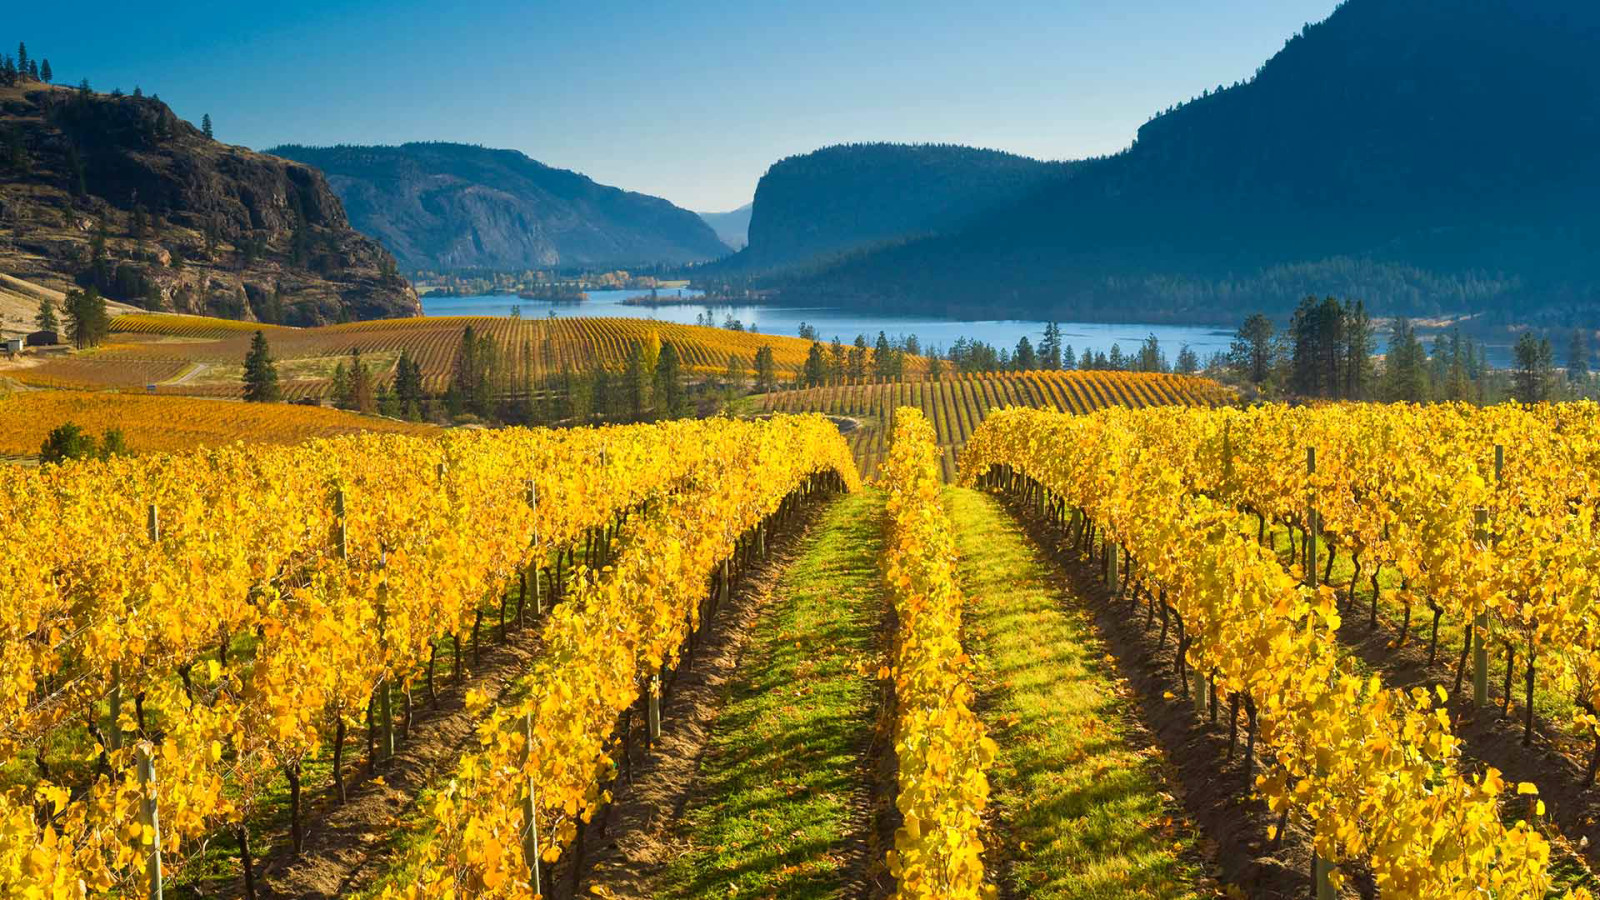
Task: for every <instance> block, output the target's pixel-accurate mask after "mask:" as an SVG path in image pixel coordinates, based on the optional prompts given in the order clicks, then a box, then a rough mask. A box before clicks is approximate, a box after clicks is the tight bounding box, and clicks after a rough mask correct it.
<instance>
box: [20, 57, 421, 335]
mask: <svg viewBox="0 0 1600 900" xmlns="http://www.w3.org/2000/svg"><path fill="white" fill-rule="evenodd" d="M0 272H5V273H7V274H11V275H14V276H16V277H19V278H23V279H26V280H29V281H32V282H35V283H38V284H41V285H45V286H47V287H51V288H56V289H61V290H65V289H68V288H71V287H73V286H87V285H89V284H93V285H95V286H96V287H98V288H99V289H100V291H101V292H102V293H104V294H105V295H107V296H108V297H111V298H113V299H116V300H121V301H124V302H127V303H131V304H134V305H137V306H142V307H145V308H149V309H166V310H171V311H175V312H184V313H194V314H202V315H217V316H225V317H228V318H237V319H257V320H262V321H274V322H284V323H287V324H305V325H310V324H322V323H327V322H334V321H340V320H349V319H370V318H386V317H393V316H408V315H417V314H420V312H421V305H420V303H419V302H418V299H417V294H416V292H415V291H414V290H412V288H411V286H410V284H408V283H407V282H406V281H405V279H404V278H401V277H400V276H399V274H398V273H397V266H396V264H395V261H394V258H393V257H392V256H391V255H390V254H389V253H388V252H387V251H385V250H384V249H383V248H382V247H381V246H380V245H379V244H378V243H377V242H376V241H373V240H372V239H370V238H368V237H365V236H363V235H361V234H359V233H357V232H356V231H355V230H354V229H352V228H351V227H350V222H349V220H348V218H347V217H346V216H345V211H344V207H343V205H342V204H341V203H340V201H339V198H338V197H337V196H336V195H335V194H334V192H333V190H332V189H331V188H330V187H329V186H328V182H327V180H326V179H325V178H324V177H323V175H322V173H320V172H318V171H317V170H316V169H313V168H311V167H310V166H307V165H303V164H301V163H296V162H291V161H289V160H285V159H280V158H278V157H274V156H268V155H266V154H262V153H256V152H253V151H251V150H248V149H245V148H243V147H234V146H229V145H226V144H222V143H219V142H217V141H215V140H213V139H212V138H210V137H207V136H206V135H205V134H204V133H202V132H201V131H200V130H199V129H197V128H195V127H194V126H193V125H191V124H189V123H188V122H185V121H183V120H182V119H179V118H178V117H177V115H175V114H174V113H173V112H172V110H171V109H170V108H169V107H168V106H167V105H166V104H165V103H162V102H161V101H160V100H159V99H158V98H156V97H153V96H151V97H144V96H138V95H133V96H124V95H120V94H115V93H113V94H99V93H93V92H89V91H83V90H77V89H68V88H61V87H51V86H48V85H44V84H40V83H37V82H28V83H23V84H19V85H17V86H14V87H4V88H0Z"/></svg>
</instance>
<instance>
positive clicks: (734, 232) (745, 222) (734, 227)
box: [698, 203, 754, 250]
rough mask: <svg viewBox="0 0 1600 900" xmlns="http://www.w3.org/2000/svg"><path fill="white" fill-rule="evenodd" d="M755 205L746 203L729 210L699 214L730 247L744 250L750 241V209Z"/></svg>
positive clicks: (719, 238) (718, 237)
mask: <svg viewBox="0 0 1600 900" xmlns="http://www.w3.org/2000/svg"><path fill="white" fill-rule="evenodd" d="M753 207H754V205H753V204H750V203H746V204H745V205H743V206H741V207H739V208H738V209H734V210H729V211H728V212H719V213H709V212H703V213H698V215H699V216H700V218H702V219H704V220H705V221H706V224H707V225H710V226H711V230H712V231H715V232H716V233H717V239H718V240H720V241H722V242H723V243H724V244H727V245H728V249H730V250H743V249H744V246H745V245H746V244H748V243H750V210H751V209H752V208H753Z"/></svg>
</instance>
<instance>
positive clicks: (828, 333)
mask: <svg viewBox="0 0 1600 900" xmlns="http://www.w3.org/2000/svg"><path fill="white" fill-rule="evenodd" d="M644 293H648V292H647V291H589V292H588V294H589V299H588V301H586V302H583V303H549V302H545V301H539V300H523V299H520V298H519V297H517V296H516V295H515V294H499V295H486V296H477V297H429V296H424V297H423V298H422V310H423V313H424V314H426V315H430V316H509V315H510V314H511V308H512V307H513V306H517V307H520V308H521V310H522V317H523V318H525V319H531V318H534V317H536V316H550V315H554V316H557V317H566V316H594V317H599V316H604V317H622V318H630V319H655V320H657V321H661V322H678V323H681V324H685V325H694V324H696V323H695V317H696V316H700V317H702V319H703V317H704V316H705V314H706V311H707V309H710V311H711V313H712V315H713V317H714V318H715V320H716V324H718V325H721V324H722V322H723V320H724V319H725V318H726V317H728V316H732V317H733V318H735V319H738V320H739V321H741V322H743V323H744V324H745V327H746V328H749V327H750V326H752V325H753V326H755V328H756V329H757V330H758V331H761V332H763V333H765V334H781V335H787V336H789V337H795V336H797V335H798V334H799V332H800V323H801V322H805V323H807V324H809V325H812V326H814V327H815V328H816V329H817V335H818V336H819V337H820V338H821V339H822V340H823V341H830V340H832V339H833V338H834V337H835V336H837V337H838V338H839V340H841V341H843V342H844V343H847V344H848V343H850V342H851V341H853V340H855V338H856V335H858V334H864V335H866V336H867V341H868V343H871V342H872V341H873V340H875V339H876V338H877V336H878V332H879V331H882V332H884V333H885V334H887V335H888V336H889V337H890V338H891V339H893V338H897V337H900V336H902V335H913V334H914V335H916V336H917V340H918V341H920V342H921V343H922V346H923V348H924V349H928V348H931V347H938V348H940V349H941V350H947V349H949V347H950V345H951V344H953V343H955V341H956V339H957V338H963V337H965V338H968V339H976V340H980V341H983V342H984V343H987V344H993V345H994V346H995V347H1005V348H1007V349H1008V350H1009V349H1015V347H1016V346H1017V341H1018V339H1020V338H1021V337H1023V336H1024V335H1026V336H1027V338H1028V340H1030V341H1032V342H1033V344H1034V346H1035V347H1037V346H1038V344H1039V341H1040V339H1042V338H1043V337H1044V326H1045V323H1044V322H1043V321H1034V320H1031V319H989V320H984V321H964V320H959V319H946V318H939V317H936V316H894V315H885V314H879V313H872V314H862V313H858V312H853V311H851V310H848V309H840V308H837V307H811V306H740V305H732V306H729V305H713V306H710V307H707V306H705V305H700V304H688V305H683V306H628V305H626V304H624V303H623V302H622V301H623V300H625V299H627V298H628V297H637V296H639V295H640V294H644ZM657 293H658V294H659V295H660V296H677V297H686V298H692V297H697V296H699V292H698V291H693V290H689V289H687V288H674V289H667V290H660V291H658V292H657ZM1058 324H1059V325H1060V326H1061V341H1062V343H1064V344H1070V345H1071V346H1072V349H1073V350H1074V351H1075V352H1077V353H1082V352H1083V350H1084V349H1085V348H1088V349H1090V350H1093V351H1096V352H1100V353H1110V352H1111V345H1112V344H1117V345H1119V346H1121V348H1122V352H1123V353H1124V354H1128V353H1132V352H1134V351H1136V350H1137V349H1138V348H1139V344H1140V343H1141V342H1142V341H1143V340H1144V339H1145V337H1146V336H1148V335H1151V334H1154V335H1155V336H1156V339H1157V340H1159V341H1160V342H1161V349H1162V351H1163V352H1164V353H1166V355H1167V359H1168V361H1172V360H1174V359H1176V358H1177V356H1178V350H1179V348H1181V347H1182V346H1183V345H1184V344H1188V345H1189V347H1190V349H1192V350H1194V352H1195V353H1196V354H1198V355H1199V357H1200V360H1201V362H1204V361H1205V360H1206V358H1207V357H1209V356H1210V355H1211V354H1212V353H1215V352H1219V351H1220V352H1227V350H1228V346H1229V344H1230V343H1231V342H1232V340H1233V328H1231V327H1222V326H1214V327H1208V326H1196V325H1145V324H1141V323H1138V322H1122V323H1112V324H1106V323H1100V322H1060V323H1058Z"/></svg>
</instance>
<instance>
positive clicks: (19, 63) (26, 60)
mask: <svg viewBox="0 0 1600 900" xmlns="http://www.w3.org/2000/svg"><path fill="white" fill-rule="evenodd" d="M55 77H56V73H55V72H54V71H53V70H51V68H50V60H48V59H41V58H39V57H36V56H31V55H29V53H28V45H27V43H26V42H18V44H17V55H16V56H12V55H11V54H9V53H7V54H5V55H3V56H0V84H3V85H5V86H6V87H16V86H17V85H19V84H23V83H25V82H29V81H36V82H39V83H40V84H49V83H50V82H52V81H54V80H55Z"/></svg>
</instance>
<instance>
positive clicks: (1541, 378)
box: [1511, 331, 1555, 403]
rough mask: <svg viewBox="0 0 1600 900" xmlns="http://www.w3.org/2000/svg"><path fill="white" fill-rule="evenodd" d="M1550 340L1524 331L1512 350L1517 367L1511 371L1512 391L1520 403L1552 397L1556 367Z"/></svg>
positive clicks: (1541, 401) (1540, 400) (1538, 401)
mask: <svg viewBox="0 0 1600 900" xmlns="http://www.w3.org/2000/svg"><path fill="white" fill-rule="evenodd" d="M1553 355H1554V354H1552V353H1551V351H1550V341H1549V339H1547V338H1537V337H1534V335H1533V332H1531V331H1524V332H1523V333H1522V336H1521V337H1519V338H1517V345H1516V347H1515V348H1514V349H1513V350H1512V356H1513V357H1514V359H1515V361H1516V369H1515V370H1514V371H1513V372H1512V373H1511V385H1512V387H1511V393H1512V396H1514V397H1515V398H1516V400H1517V402H1518V403H1543V402H1544V401H1546V400H1548V399H1550V373H1551V371H1552V370H1553V369H1554V368H1555V364H1554V361H1553Z"/></svg>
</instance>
